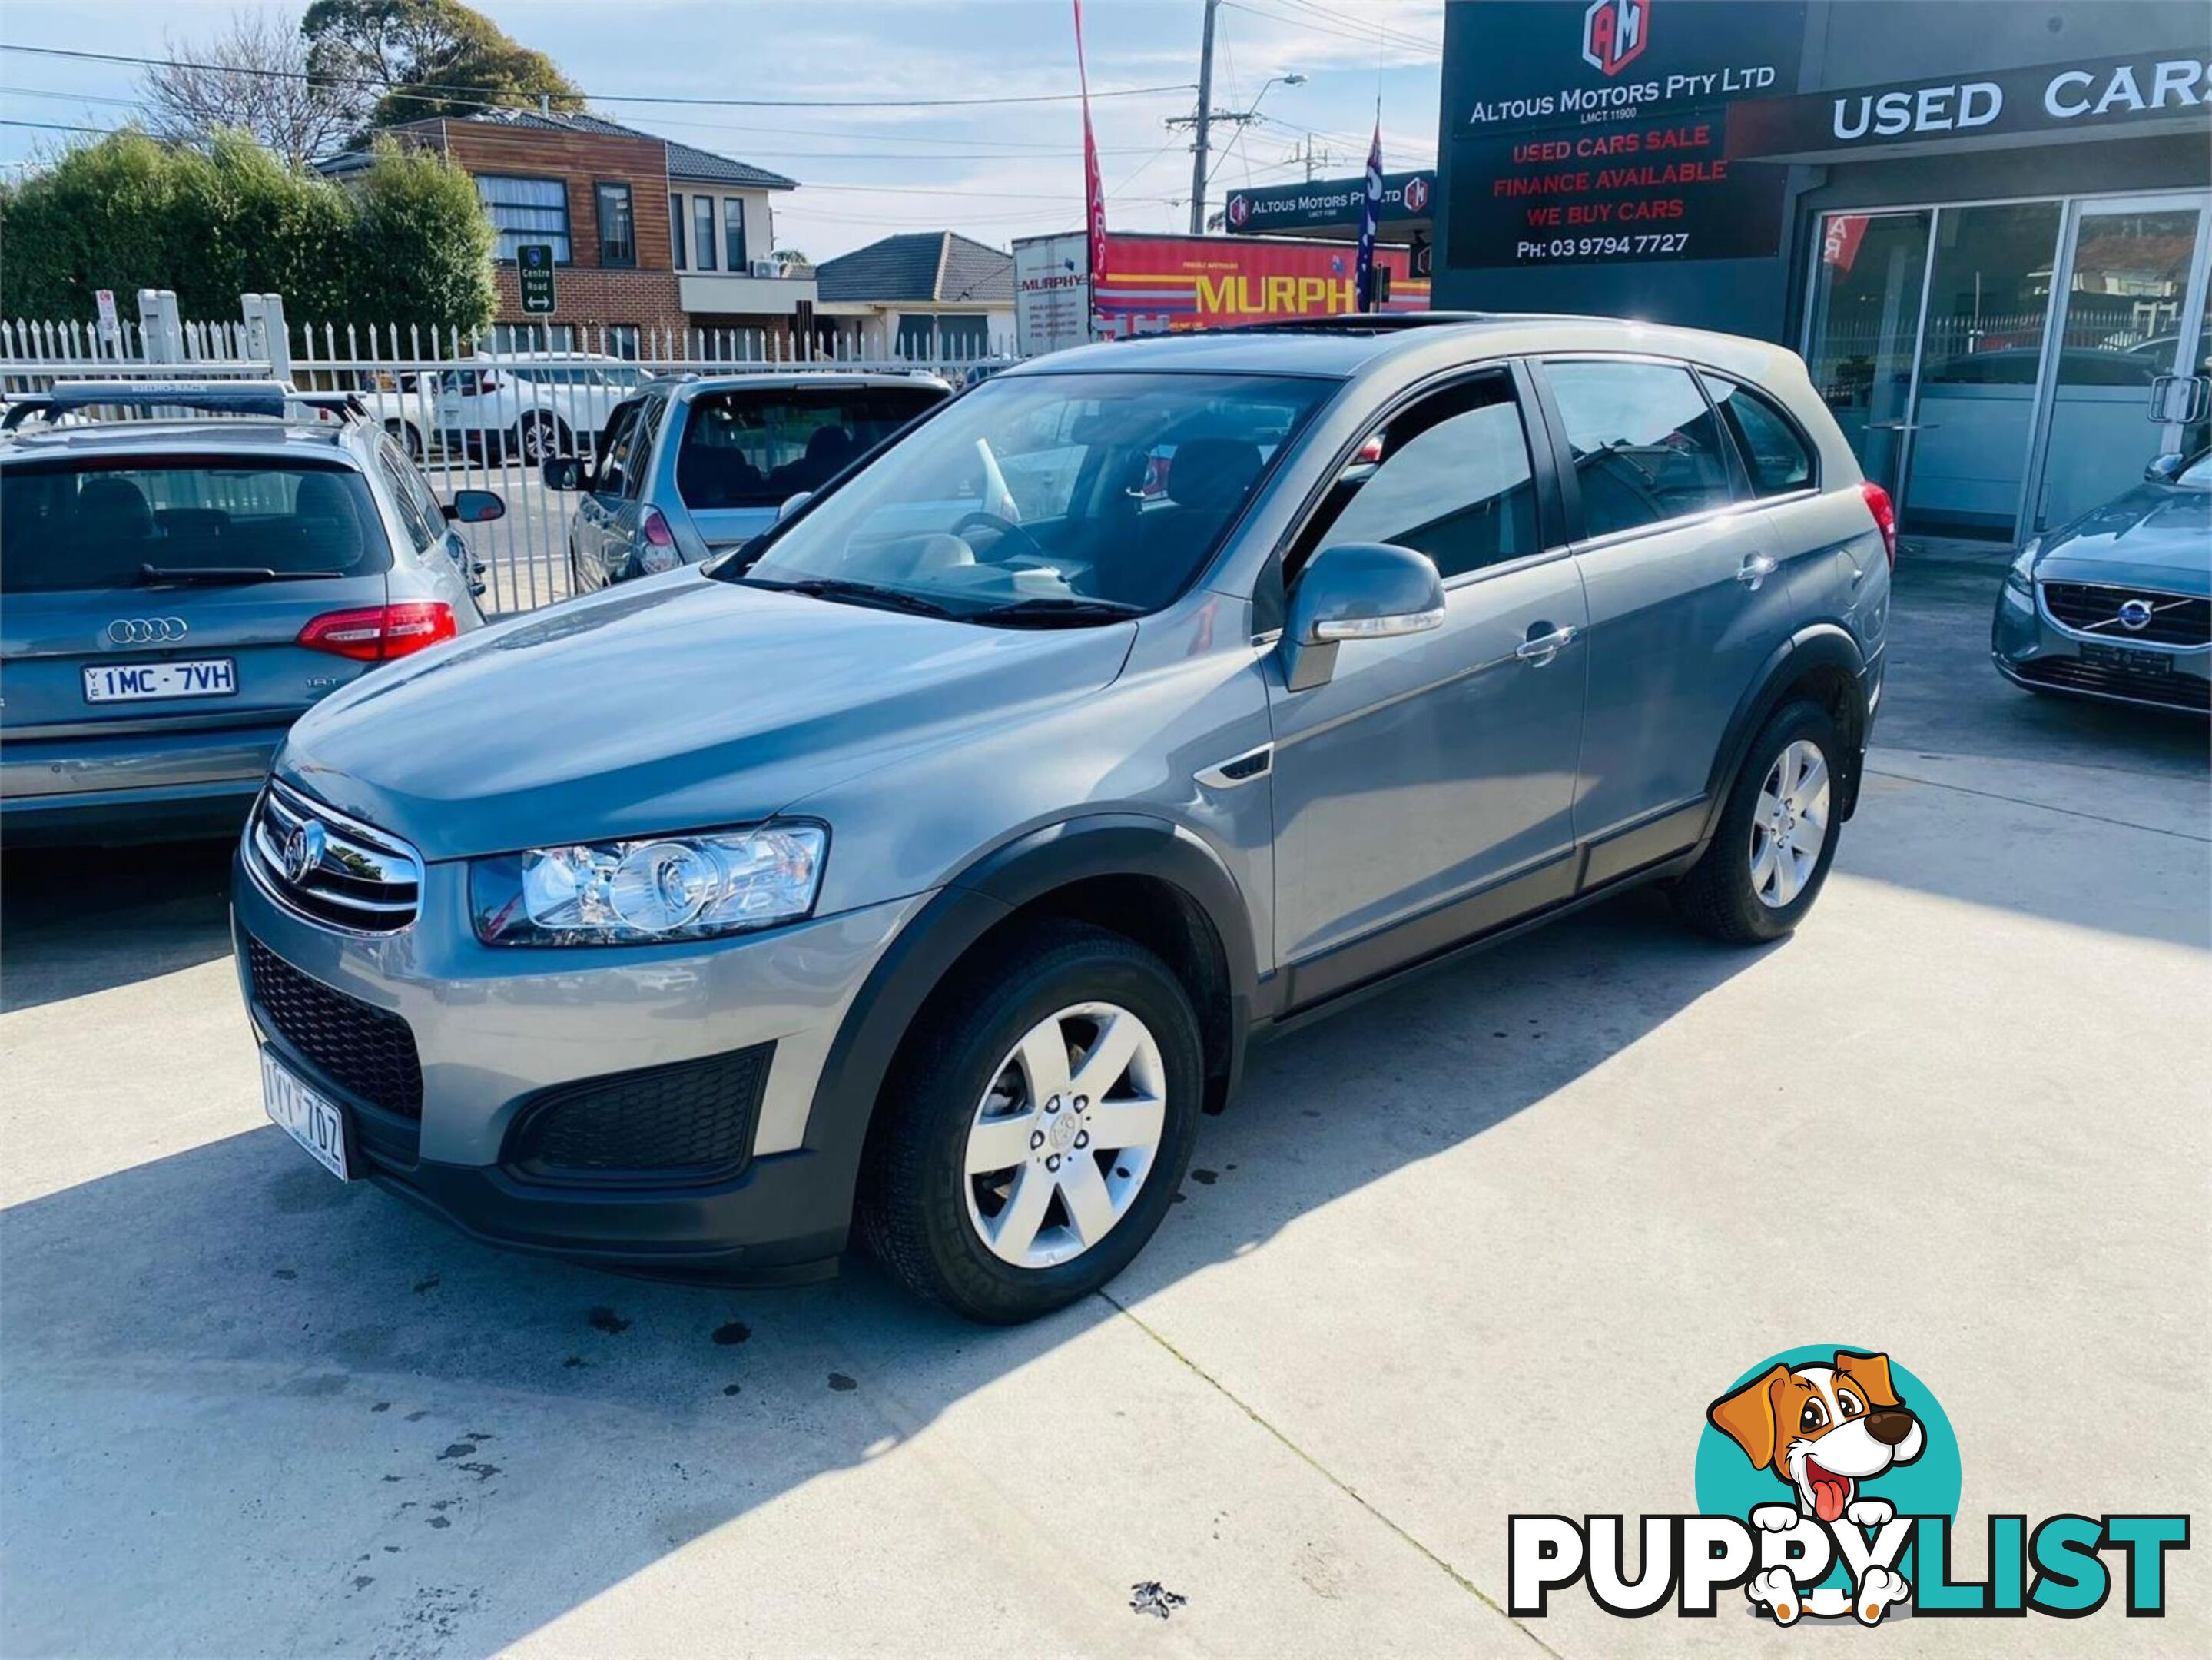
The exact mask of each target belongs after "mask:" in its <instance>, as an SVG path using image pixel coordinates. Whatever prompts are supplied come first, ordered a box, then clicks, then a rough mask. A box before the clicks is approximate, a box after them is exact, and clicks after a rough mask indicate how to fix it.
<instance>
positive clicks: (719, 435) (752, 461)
mask: <svg viewBox="0 0 2212 1660" xmlns="http://www.w3.org/2000/svg"><path fill="white" fill-rule="evenodd" d="M943 398H944V394H943V393H942V392H939V391H937V390H936V388H934V387H933V386H870V387H862V388H859V389H854V390H847V389H842V388H841V389H838V390H835V391H831V390H815V389H811V388H805V387H794V388H793V389H791V390H789V391H787V392H702V393H701V394H700V395H699V396H698V397H696V398H693V399H692V400H691V406H690V417H689V418H688V419H687V420H686V422H685V423H684V441H683V444H682V447H680V448H678V451H677V452H676V490H677V494H678V495H679V496H682V497H683V498H684V506H686V507H688V508H693V509H695V510H699V509H705V510H708V511H712V510H714V509H715V508H772V507H776V506H778V505H780V504H781V503H782V502H786V501H787V500H789V499H790V498H791V497H792V496H796V495H797V494H798V493H799V491H801V490H811V489H821V488H822V486H823V484H826V483H829V479H830V477H831V476H832V475H833V474H835V473H837V472H839V471H842V469H843V468H844V466H845V464H846V463H847V462H848V461H851V460H854V459H857V458H858V457H860V455H862V454H865V453H866V452H867V451H869V450H872V449H873V448H874V447H876V446H877V445H878V444H880V443H881V442H883V441H884V439H886V438H888V437H890V435H891V434H893V433H895V432H896V431H897V430H898V429H900V428H901V427H902V426H904V425H905V424H906V423H908V422H909V421H911V420H913V419H914V417H915V416H917V415H919V414H921V412H922V411H923V410H926V409H928V408H930V407H932V406H933V405H934V404H938V403H940V402H942V401H943ZM1009 483H1010V487H1011V479H1010V481H1009ZM1016 494H1017V496H1019V494H1020V493H1019V492H1018V491H1017V492H1016Z"/></svg>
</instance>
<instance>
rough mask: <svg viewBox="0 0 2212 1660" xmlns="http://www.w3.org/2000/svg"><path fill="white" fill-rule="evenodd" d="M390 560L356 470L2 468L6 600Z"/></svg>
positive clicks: (383, 565)
mask: <svg viewBox="0 0 2212 1660" xmlns="http://www.w3.org/2000/svg"><path fill="white" fill-rule="evenodd" d="M391 563H392V556H391V553H390V551H389V550H388V549H387V548H386V544H385V538H384V532H383V529H382V527H381V526H380V523H379V521H378V520H377V516H376V508H375V505H374V502H372V501H371V500H370V498H369V494H368V486H367V485H366V484H365V483H363V482H362V477H361V475H360V474H359V473H357V472H356V471H353V470H352V469H351V468H349V467H343V468H332V467H310V466H306V465H296V464H295V465H286V464H283V463H278V464H274V465H260V466H252V467H240V466H238V465H235V464H234V462H225V461H213V460H210V461H209V462H206V463H204V464H195V463H193V462H191V461H189V460H185V459H175V460H171V459H166V458H165V459H164V461H163V463H162V464H161V465H146V464H144V463H143V462H139V463H129V464H125V465H97V464H94V463H93V462H91V461H90V459H89V458H88V459H87V460H85V461H77V460H61V459H55V460H40V461H29V462H21V463H17V464H15V465H10V466H8V467H6V468H4V469H0V592H4V593H81V592H84V591H86V590H89V589H98V588H127V587H143V586H148V585H152V584H157V583H159V582H161V581H164V580H174V581H191V580H193V579H194V577H195V576H196V575H197V576H201V577H206V576H210V575H223V576H224V577H225V578H226V579H227V580H230V581H255V580H259V581H282V580H283V579H285V578H287V577H301V576H309V575H343V576H351V575H356V574H360V573H363V572H372V571H380V570H384V569H388V568H389V567H390V565H391Z"/></svg>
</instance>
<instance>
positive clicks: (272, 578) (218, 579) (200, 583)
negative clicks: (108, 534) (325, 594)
mask: <svg viewBox="0 0 2212 1660" xmlns="http://www.w3.org/2000/svg"><path fill="white" fill-rule="evenodd" d="M345 575H350V573H349V572H347V571H342V570H288V571H276V570H271V569H270V568H269V567H268V566H266V565H167V566H165V565H141V566H139V567H138V586H139V587H155V585H157V584H159V583H162V582H174V583H178V584H179V585H181V586H187V587H225V586H228V585H230V584H233V583H240V582H311V581H319V580H320V579H322V578H325V577H331V576H345Z"/></svg>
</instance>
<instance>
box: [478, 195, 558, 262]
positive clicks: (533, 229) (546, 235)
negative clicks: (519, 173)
mask: <svg viewBox="0 0 2212 1660" xmlns="http://www.w3.org/2000/svg"><path fill="white" fill-rule="evenodd" d="M477 198H478V199H479V200H480V201H482V202H483V206H484V216H485V217H487V218H488V219H489V220H490V221H491V224H492V228H493V230H495V231H496V232H497V233H498V238H499V240H498V241H497V243H496V245H495V246H494V247H493V249H492V258H495V259H513V258H515V257H516V256H515V250H516V249H517V248H519V247H520V246H522V245H523V244H524V243H526V242H543V243H546V244H549V245H550V246H551V247H552V250H553V263H554V264H555V265H567V264H568V263H569V261H570V259H571V258H573V256H572V254H571V252H570V251H569V241H568V185H566V184H564V183H562V181H561V180H560V179H513V178H508V177H506V176H504V175H501V174H499V173H478V174H477Z"/></svg>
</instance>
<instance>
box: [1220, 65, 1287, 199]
mask: <svg viewBox="0 0 2212 1660" xmlns="http://www.w3.org/2000/svg"><path fill="white" fill-rule="evenodd" d="M1305 83H1306V77H1305V76H1304V74H1302V73H1301V72H1300V71H1298V70H1284V71H1283V72H1282V73H1281V74H1280V75H1271V76H1268V77H1267V79H1266V80H1265V81H1262V82H1261V83H1260V90H1259V91H1258V92H1256V93H1255V94H1252V106H1251V108H1249V109H1247V110H1242V111H1238V110H1217V111H1216V112H1214V115H1213V119H1215V120H1216V121H1234V122H1235V123H1236V124H1237V138H1242V137H1243V136H1244V129H1245V127H1246V126H1248V125H1250V124H1251V123H1252V122H1254V121H1256V120H1258V119H1260V100H1261V99H1263V98H1265V97H1266V96H1267V88H1270V87H1303V86H1304V85H1305ZM1237 138H1232V139H1231V140H1230V141H1229V142H1228V143H1226V144H1225V145H1223V146H1222V149H1221V154H1220V155H1219V157H1218V158H1217V159H1216V161H1214V163H1213V166H1212V167H1208V168H1207V169H1206V182H1207V183H1208V184H1211V183H1212V181H1213V175H1214V173H1216V172H1217V171H1218V170H1219V168H1220V167H1221V164H1222V162H1224V161H1227V160H1228V159H1229V152H1230V151H1231V150H1232V149H1236V148H1237Z"/></svg>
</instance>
